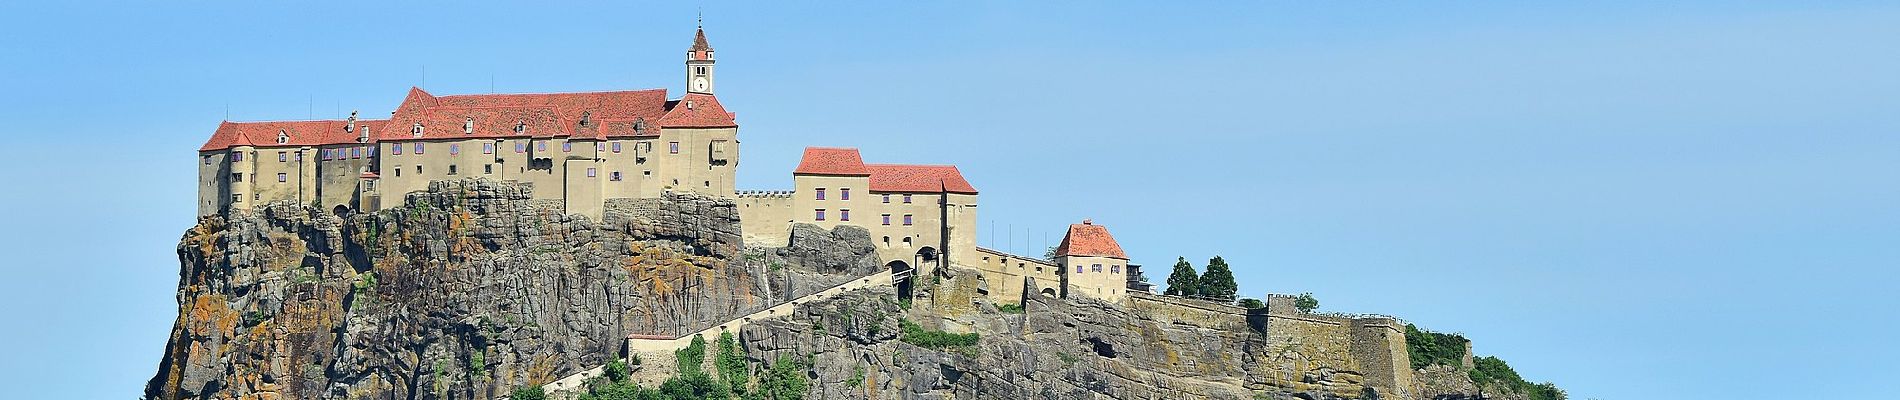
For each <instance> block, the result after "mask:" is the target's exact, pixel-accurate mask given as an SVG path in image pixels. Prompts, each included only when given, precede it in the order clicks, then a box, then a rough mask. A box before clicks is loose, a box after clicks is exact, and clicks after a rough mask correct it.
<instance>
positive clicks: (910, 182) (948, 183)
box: [854, 152, 976, 194]
mask: <svg viewBox="0 0 1900 400" xmlns="http://www.w3.org/2000/svg"><path fill="white" fill-rule="evenodd" d="M854 153H855V152H854ZM864 168H865V169H867V170H870V171H871V191H874V192H929V193H937V192H950V193H960V194H976V187H974V186H970V181H967V180H964V179H963V172H962V171H958V170H957V167H956V166H954V165H900V164H865V165H864Z"/></svg>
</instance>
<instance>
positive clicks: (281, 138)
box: [277, 129, 290, 144]
mask: <svg viewBox="0 0 1900 400" xmlns="http://www.w3.org/2000/svg"><path fill="white" fill-rule="evenodd" d="M285 143H290V134H289V133H285V132H284V130H282V129H278V130H277V144H285Z"/></svg>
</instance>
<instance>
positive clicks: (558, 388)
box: [541, 270, 910, 399]
mask: <svg viewBox="0 0 1900 400" xmlns="http://www.w3.org/2000/svg"><path fill="white" fill-rule="evenodd" d="M909 275H910V271H909V270H905V271H903V272H899V273H896V274H893V273H892V272H891V271H888V270H886V271H883V272H879V273H876V274H871V275H867V276H864V277H862V278H858V279H852V280H850V281H846V282H845V283H841V284H838V285H837V286H832V287H829V288H825V289H824V290H820V291H818V292H816V293H812V294H808V295H804V296H799V297H798V298H794V299H791V300H788V301H786V302H783V303H779V304H777V305H774V306H771V307H767V308H766V309H764V310H759V311H755V312H753V313H751V314H746V315H744V316H741V317H738V318H733V319H732V320H729V321H726V322H723V323H720V324H718V325H714V326H712V327H710V328H706V329H703V330H700V331H698V332H692V333H688V334H685V335H680V336H678V337H662V336H653V335H637V334H636V335H628V336H627V346H626V349H627V354H628V359H625V360H622V361H624V362H627V363H628V364H629V365H632V360H631V358H632V357H634V356H638V357H640V360H641V363H640V365H639V366H637V367H635V368H637V369H636V370H635V371H634V374H633V378H632V379H633V381H634V382H638V383H640V384H641V385H646V386H648V387H653V386H656V385H658V384H659V383H660V382H663V381H665V380H666V378H669V377H672V376H674V375H676V374H677V373H678V371H677V369H678V366H676V364H677V363H676V362H675V361H674V358H673V352H674V351H677V350H679V349H683V348H686V346H687V345H689V344H691V343H692V342H693V337H694V336H701V337H704V338H705V340H706V342H707V344H708V351H707V355H708V357H706V365H705V366H704V367H703V369H704V370H707V371H711V370H712V368H713V367H712V364H711V363H712V359H713V357H711V355H712V350H711V346H710V345H711V344H712V343H713V342H714V341H715V340H717V339H718V338H719V334H720V333H722V332H733V333H735V334H736V333H738V330H739V329H740V328H743V327H745V326H746V325H747V324H750V323H752V321H758V320H764V319H768V318H776V317H780V316H785V315H791V313H792V311H794V310H796V309H797V307H798V305H800V304H806V303H810V302H814V301H820V300H826V299H830V298H833V297H837V296H838V295H841V294H845V293H849V292H851V291H854V290H858V289H863V288H868V287H875V286H886V285H892V284H893V283H895V282H896V281H898V280H901V279H904V278H906V277H909ZM605 373H606V366H605V365H601V366H596V367H594V368H590V369H588V370H585V371H581V372H579V373H575V374H573V375H568V376H567V377H564V378H561V379H558V380H555V381H554V382H549V383H548V384H546V385H542V386H541V389H542V390H544V391H546V392H547V393H548V395H549V397H551V398H556V399H566V398H572V397H574V396H576V395H578V394H580V391H581V390H585V389H586V382H587V380H588V379H593V378H594V377H596V376H601V375H603V374H605Z"/></svg>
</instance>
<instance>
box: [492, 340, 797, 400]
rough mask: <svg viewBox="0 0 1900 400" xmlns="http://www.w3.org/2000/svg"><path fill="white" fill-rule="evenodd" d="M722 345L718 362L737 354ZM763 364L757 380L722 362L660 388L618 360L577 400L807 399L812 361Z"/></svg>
mask: <svg viewBox="0 0 1900 400" xmlns="http://www.w3.org/2000/svg"><path fill="white" fill-rule="evenodd" d="M721 336H729V335H721ZM723 339H724V338H723V337H722V340H720V342H725V341H726V340H723ZM718 348H719V351H720V353H721V354H720V355H719V358H716V359H714V365H719V364H721V363H723V362H725V360H721V359H726V358H727V357H726V355H727V354H733V353H728V351H732V352H736V351H738V350H737V349H738V347H737V346H736V345H734V346H730V347H728V346H727V345H726V344H724V343H721V344H719V345H718ZM728 349H731V350H728ZM730 359H732V360H737V361H738V362H739V363H741V364H739V365H735V366H732V367H737V368H735V370H740V371H743V370H749V369H750V367H749V366H747V365H744V363H745V358H744V357H743V356H736V357H733V358H730ZM702 360H703V359H702ZM760 364H761V365H760V366H759V371H760V372H761V375H759V376H758V379H756V380H754V379H750V378H741V377H738V376H731V375H727V374H726V372H727V371H726V370H725V368H726V367H725V366H722V367H721V371H720V374H719V375H720V376H714V375H711V374H707V373H705V372H704V371H697V370H695V371H691V372H684V373H681V374H680V375H677V376H674V377H672V378H668V379H667V380H666V381H665V382H662V383H661V384H660V386H659V387H657V388H648V387H644V386H640V385H639V384H637V383H634V382H633V381H632V379H630V378H629V377H630V375H631V371H630V368H629V367H628V365H627V364H626V363H624V362H621V361H618V360H616V361H613V362H611V363H608V365H607V368H606V369H607V374H606V376H603V377H597V378H595V379H593V380H589V381H588V382H587V391H586V393H581V394H580V395H578V396H576V397H574V398H575V399H577V400H689V399H690V400H700V399H728V400H803V399H804V398H805V392H806V391H807V390H809V389H810V388H811V382H810V380H809V378H808V376H809V374H810V370H811V364H810V363H809V362H800V361H799V358H796V357H792V356H790V355H781V356H779V358H778V361H777V362H773V363H770V364H766V363H760ZM636 365H637V364H636ZM539 392H540V388H538V387H535V388H521V389H516V390H515V393H516V394H517V395H516V396H520V395H522V394H527V395H529V396H535V395H542V396H545V395H544V394H540V393H539ZM515 398H517V399H520V398H522V397H515ZM531 398H532V399H542V398H545V397H531Z"/></svg>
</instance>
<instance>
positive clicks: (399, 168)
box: [391, 165, 402, 176]
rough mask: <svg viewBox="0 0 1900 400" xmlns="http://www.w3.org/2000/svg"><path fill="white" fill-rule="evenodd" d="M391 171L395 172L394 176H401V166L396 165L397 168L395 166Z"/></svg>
mask: <svg viewBox="0 0 1900 400" xmlns="http://www.w3.org/2000/svg"><path fill="white" fill-rule="evenodd" d="M391 171H396V176H402V166H401V165H398V166H396V168H395V169H392V170H391Z"/></svg>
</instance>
